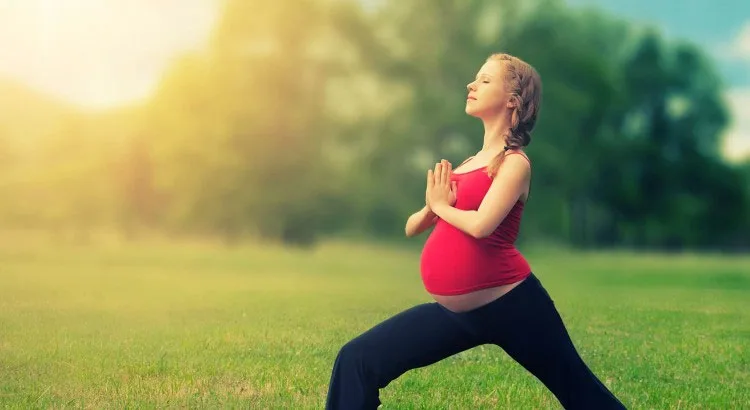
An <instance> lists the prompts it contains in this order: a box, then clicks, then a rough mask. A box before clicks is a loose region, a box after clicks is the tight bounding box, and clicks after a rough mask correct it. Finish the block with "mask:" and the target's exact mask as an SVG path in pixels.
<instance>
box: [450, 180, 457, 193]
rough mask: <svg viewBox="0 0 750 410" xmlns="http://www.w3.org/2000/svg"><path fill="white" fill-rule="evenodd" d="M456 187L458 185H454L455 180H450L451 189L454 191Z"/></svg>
mask: <svg viewBox="0 0 750 410" xmlns="http://www.w3.org/2000/svg"><path fill="white" fill-rule="evenodd" d="M457 188H458V187H457V186H456V181H452V182H451V191H453V192H456V189H457Z"/></svg>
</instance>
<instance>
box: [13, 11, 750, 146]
mask: <svg viewBox="0 0 750 410" xmlns="http://www.w3.org/2000/svg"><path fill="white" fill-rule="evenodd" d="M361 1H363V2H368V1H373V0H361ZM565 1H567V2H568V3H569V4H571V5H574V6H582V5H593V6H597V7H601V8H604V9H605V10H608V11H610V12H612V13H613V14H616V15H618V16H620V17H622V18H625V19H627V20H630V21H632V22H635V23H638V24H654V25H656V26H658V28H659V29H660V30H661V31H662V32H663V33H665V34H666V35H667V36H668V37H670V38H675V39H685V40H689V41H692V42H695V43H698V44H700V45H702V46H703V47H704V48H705V50H707V51H709V52H710V53H711V55H712V56H713V57H714V58H715V61H716V65H717V68H718V70H719V72H720V73H721V74H722V75H723V77H724V79H725V82H726V84H727V86H728V91H727V95H726V98H727V101H728V103H729V105H730V108H731V110H732V114H733V118H734V122H733V124H732V125H731V128H730V129H729V130H728V132H727V137H726V147H725V152H726V153H727V155H728V156H729V157H730V158H737V157H739V156H741V155H742V156H747V155H750V1H749V0H742V1H734V0H680V1H679V2H673V1H672V0H627V1H626V0H565ZM219 4H220V0H0V76H1V77H10V78H13V79H16V80H20V81H21V82H23V83H25V84H28V85H30V86H32V87H33V88H35V89H38V90H41V91H44V92H47V93H49V94H51V95H53V96H55V97H57V98H61V99H64V100H66V101H69V102H71V103H73V104H76V105H78V106H81V107H84V108H92V109H97V108H108V107H113V106H117V105H122V104H128V103H131V102H133V101H137V100H142V99H145V98H147V97H148V96H149V95H150V93H152V92H153V90H154V88H155V86H156V85H157V84H158V82H159V80H160V76H161V74H162V73H163V72H164V70H165V69H166V68H167V67H168V66H169V64H170V63H171V62H172V61H173V59H174V58H176V57H178V56H180V55H181V54H182V53H184V52H186V51H190V50H197V49H201V48H202V47H203V46H204V45H205V42H206V40H207V39H208V37H209V35H210V33H211V30H212V27H213V25H214V23H215V22H216V20H217V17H218V13H219ZM678 4H679V5H678Z"/></svg>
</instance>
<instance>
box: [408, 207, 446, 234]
mask: <svg viewBox="0 0 750 410" xmlns="http://www.w3.org/2000/svg"><path fill="white" fill-rule="evenodd" d="M437 219H438V217H437V215H435V213H434V212H432V210H430V208H428V207H427V205H425V206H424V207H423V208H422V209H420V210H419V211H417V212H415V213H413V214H412V215H411V216H410V217H409V219H407V220H406V228H405V230H406V236H407V237H412V236H417V235H419V234H421V233H422V232H424V231H426V230H427V229H429V228H430V227H431V226H432V225H435V222H437Z"/></svg>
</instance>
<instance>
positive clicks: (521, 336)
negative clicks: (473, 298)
mask: <svg viewBox="0 0 750 410" xmlns="http://www.w3.org/2000/svg"><path fill="white" fill-rule="evenodd" d="M480 313H481V314H482V315H483V317H482V318H480V320H482V321H483V322H485V323H486V324H487V325H486V327H485V329H486V332H487V333H486V334H487V338H488V340H489V341H490V342H491V343H494V344H497V345H498V346H500V347H501V348H502V349H503V350H505V352H507V353H508V354H509V355H510V356H511V357H512V358H513V359H514V360H515V361H517V362H518V363H519V364H521V365H522V366H523V367H524V368H526V370H528V371H529V372H531V373H532V374H533V375H534V376H535V377H536V378H537V379H539V380H540V381H541V382H542V383H543V384H544V385H545V386H546V387H547V388H548V389H549V390H550V391H551V392H552V393H553V394H554V395H555V397H557V399H558V400H559V401H560V404H561V405H562V406H563V407H564V408H566V409H592V410H608V409H624V408H625V406H624V405H623V404H622V403H621V402H620V401H619V400H618V399H617V398H616V397H615V396H614V395H613V394H612V393H611V392H610V391H609V390H608V389H607V387H606V386H605V385H604V384H603V383H602V382H601V381H600V380H599V378H597V376H596V375H595V374H594V373H593V372H592V371H591V370H590V369H589V367H588V366H587V365H586V363H585V362H584V361H583V359H582V358H581V357H580V355H579V354H578V351H577V350H576V348H575V346H574V344H573V342H572V340H571V339H570V336H569V334H568V331H567V329H566V328H565V325H564V323H563V320H562V318H561V317H560V315H559V313H558V311H557V309H556V308H555V306H554V303H553V301H552V299H551V298H550V296H549V294H548V293H547V291H546V290H545V289H544V287H543V286H542V284H541V283H540V282H539V280H538V279H537V278H536V277H535V276H534V275H532V276H530V277H529V278H527V279H526V280H525V281H524V282H523V283H521V284H520V285H519V286H517V287H516V288H515V289H513V290H512V291H511V292H510V293H508V294H506V295H504V296H503V297H501V298H499V299H498V300H496V301H494V302H493V303H492V304H490V305H489V306H488V307H487V308H486V309H484V310H483V311H482V312H480Z"/></svg>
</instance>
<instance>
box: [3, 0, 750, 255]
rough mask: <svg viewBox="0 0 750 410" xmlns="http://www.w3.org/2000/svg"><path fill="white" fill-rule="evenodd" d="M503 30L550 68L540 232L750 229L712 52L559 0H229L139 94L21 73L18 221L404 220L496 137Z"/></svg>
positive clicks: (9, 139) (667, 238)
mask: <svg viewBox="0 0 750 410" xmlns="http://www.w3.org/2000/svg"><path fill="white" fill-rule="evenodd" d="M363 3H364V4H373V5H374V6H370V7H367V6H363V5H362V4H363ZM140 41H148V39H147V38H144V39H141V40H140ZM494 52H509V53H512V54H515V55H517V56H519V57H521V58H523V59H525V60H527V61H529V62H530V63H532V64H533V65H534V66H535V67H536V68H537V69H538V70H539V72H540V74H541V75H542V78H543V81H544V101H543V106H542V112H541V118H540V122H539V124H538V127H537V129H536V130H535V132H534V134H533V140H532V143H531V145H530V147H529V149H528V152H529V154H530V156H531V158H532V161H533V166H534V168H533V185H532V193H531V198H530V202H529V204H528V208H527V213H526V215H525V220H524V222H523V235H522V236H523V237H524V239H525V240H529V241H534V240H544V241H553V242H560V243H565V244H572V245H574V246H581V247H609V246H618V247H619V246H625V247H635V248H654V249H656V248H658V249H685V248H703V249H707V248H713V249H717V248H721V249H742V248H744V249H747V246H748V240H749V239H750V217H749V212H748V210H749V209H750V184H749V183H748V181H750V162H746V163H745V164H744V165H736V164H729V163H727V162H725V161H724V159H723V158H722V157H721V154H720V146H721V135H722V132H723V131H724V130H725V128H726V127H727V125H728V121H729V120H730V118H729V113H728V111H727V107H726V105H725V102H724V100H723V99H722V93H723V91H724V88H723V87H724V86H723V84H722V81H721V79H720V78H719V76H718V74H717V70H716V69H715V67H714V65H713V63H712V61H711V60H710V59H709V58H708V57H707V54H706V53H704V52H703V51H702V50H701V49H699V48H697V47H695V46H694V45H691V44H688V43H680V42H674V41H666V40H665V39H664V38H663V37H662V36H661V35H660V34H659V32H658V31H654V30H648V29H643V28H639V27H636V26H634V25H633V24H630V23H627V22H623V21H620V20H618V19H616V18H613V17H611V16H608V15H606V14H601V13H599V12H596V11H593V10H581V9H571V8H569V7H567V6H565V5H563V4H562V2H561V1H552V0H550V1H546V0H542V1H523V2H521V1H509V0H473V1H467V0H413V1H397V0H390V1H383V2H357V1H342V0H338V1H334V0H293V1H292V0H288V1H276V2H271V1H241V0H236V1H228V2H226V4H225V9H224V13H223V17H222V19H221V21H220V22H219V24H218V26H217V27H216V29H215V31H214V32H213V34H212V37H211V40H210V43H209V46H208V47H207V48H206V49H205V50H203V51H202V52H200V53H195V54H193V55H186V56H184V58H181V59H180V60H179V61H176V62H175V64H174V65H173V66H172V67H171V69H170V70H168V72H166V73H165V75H164V77H163V79H162V80H161V83H160V86H159V87H158V89H157V91H156V92H155V94H154V95H153V97H152V98H151V99H150V100H149V101H147V102H145V103H144V104H142V105H138V106H134V107H127V108H123V109H119V110H111V111H108V112H100V113H86V112H80V111H77V110H75V109H72V108H70V107H65V106H63V105H61V104H59V103H57V102H54V101H50V100H48V99H45V98H44V97H41V96H39V95H34V94H32V93H30V92H29V91H27V90H24V89H21V88H19V87H18V86H14V85H10V84H7V83H3V84H2V85H0V88H3V89H0V112H2V121H1V122H0V198H1V199H2V200H1V201H0V223H1V224H2V225H1V226H4V227H7V228H11V229H19V228H20V229H44V230H49V231H50V232H53V233H73V234H74V236H78V235H80V237H85V236H86V233H87V232H90V231H91V230H95V229H100V228H102V227H105V228H116V229H117V230H118V231H119V232H121V233H122V234H123V235H124V236H126V237H137V236H138V235H139V234H140V233H142V232H144V231H154V230H156V231H158V232H167V233H169V234H173V235H182V234H190V235H196V234H197V235H215V236H217V237H221V238H224V239H226V240H228V241H234V240H241V239H242V238H245V237H255V238H258V237H260V238H263V239H264V240H278V241H283V242H286V243H296V244H307V243H312V242H314V241H315V240H316V239H317V238H320V237H321V236H323V235H338V234H352V233H354V234H357V233H359V234H363V235H368V236H377V237H379V238H381V239H382V238H386V239H387V238H395V237H400V236H403V227H404V222H405V220H406V218H407V217H408V215H409V214H410V213H412V212H414V211H416V210H417V209H418V208H419V207H421V206H422V204H423V202H424V181H425V172H426V169H427V168H428V167H430V166H432V165H433V164H434V162H436V161H438V160H439V159H441V158H446V159H448V160H450V161H452V162H453V163H454V164H458V163H460V162H461V161H463V160H464V159H465V158H466V157H467V156H469V155H471V154H473V153H475V152H476V151H477V150H479V149H480V148H481V143H482V142H481V141H482V134H483V129H482V126H481V123H480V122H479V121H477V120H476V119H473V118H471V117H468V116H466V115H465V113H464V101H465V96H466V88H465V86H466V84H467V83H468V82H470V81H471V80H472V78H473V77H474V75H475V74H476V71H477V70H478V69H479V67H480V66H481V64H482V63H483V62H484V60H485V58H486V57H487V56H488V55H489V54H491V53H494Z"/></svg>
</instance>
